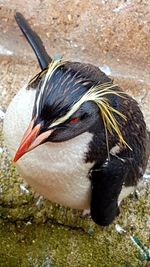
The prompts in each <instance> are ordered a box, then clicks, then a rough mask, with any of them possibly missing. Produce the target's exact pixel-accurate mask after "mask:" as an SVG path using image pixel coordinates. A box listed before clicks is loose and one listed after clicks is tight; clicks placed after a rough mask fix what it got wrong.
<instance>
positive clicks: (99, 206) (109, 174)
mask: <svg viewBox="0 0 150 267" xmlns="http://www.w3.org/2000/svg"><path fill="white" fill-rule="evenodd" d="M126 173H127V174H128V165H126V164H125V163H124V162H122V161H121V160H119V159H117V158H115V157H114V158H113V159H111V161H110V162H109V163H108V165H107V166H104V167H100V169H97V170H96V169H95V171H94V170H93V172H92V176H91V182H92V197H91V217H92V219H93V221H94V222H95V223H97V224H99V225H101V226H107V225H109V224H111V223H112V222H113V220H114V219H115V217H116V216H117V215H118V214H119V207H118V197H119V194H120V192H121V189H122V185H123V182H124V179H125V176H126V175H127V174H126Z"/></svg>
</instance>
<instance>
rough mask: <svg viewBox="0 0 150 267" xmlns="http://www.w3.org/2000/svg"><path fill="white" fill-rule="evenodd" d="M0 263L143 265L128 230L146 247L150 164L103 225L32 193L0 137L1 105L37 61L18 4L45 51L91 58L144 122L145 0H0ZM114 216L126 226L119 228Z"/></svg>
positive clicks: (148, 29)
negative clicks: (135, 190)
mask: <svg viewBox="0 0 150 267" xmlns="http://www.w3.org/2000/svg"><path fill="white" fill-rule="evenodd" d="M0 5H1V9H0V54H1V55H0V59H1V61H0V70H1V71H0V78H1V81H0V127H1V134H0V169H1V172H0V243H1V250H0V266H6V267H7V266H10V267H11V266H15V267H19V266H22V267H24V266H25V267H26V266H27V267H28V266H39V267H41V266H44V267H45V266H75V267H76V266H100V267H101V266H110V267H111V266H113V267H114V266H149V265H148V264H149V262H148V261H146V260H145V258H143V256H142V255H141V254H140V253H139V250H138V248H137V247H136V246H134V244H133V243H132V241H131V239H130V237H129V234H131V235H134V236H137V237H139V239H140V240H141V242H142V244H143V245H145V246H147V247H149V248H150V234H149V233H150V215H149V210H150V187H149V180H150V167H148V169H147V171H146V175H145V180H144V183H143V187H142V188H141V189H140V196H139V199H138V200H136V199H135V198H134V197H133V196H131V197H129V198H127V199H126V200H125V201H124V202H123V203H122V205H121V214H120V215H119V217H118V218H117V219H116V220H115V222H114V224H112V225H111V226H109V227H107V228H101V227H98V226H96V225H95V224H94V223H93V222H92V221H91V220H90V219H83V218H81V216H80V215H81V214H80V212H78V211H72V210H70V209H65V208H64V207H61V206H59V205H56V204H55V205H54V204H51V203H50V202H49V201H48V200H45V199H43V198H41V197H40V196H37V195H36V194H35V193H34V192H32V190H31V188H30V187H29V186H28V185H27V184H26V183H25V181H24V180H23V179H22V178H21V177H20V176H19V175H18V174H17V171H16V170H15V167H14V166H12V164H11V162H10V159H9V155H8V152H7V149H6V147H5V145H4V142H3V136H2V123H3V119H4V116H5V111H6V108H7V106H8V104H9V102H10V101H11V99H12V97H13V96H14V95H15V93H16V92H17V91H18V89H19V88H20V87H22V86H23V85H25V84H26V83H27V82H28V81H29V80H30V78H31V77H32V76H34V75H35V74H36V73H37V72H38V71H39V68H38V66H37V62H36V60H35V57H34V55H33V53H32V51H31V49H30V48H29V46H28V44H27V43H26V42H25V40H24V38H23V37H22V34H21V32H20V30H19V29H18V27H17V26H16V24H15V21H14V13H15V11H20V12H22V13H23V14H24V15H25V16H26V17H27V18H28V19H29V22H30V23H31V24H32V25H33V26H34V29H35V30H36V31H37V32H39V34H40V36H41V37H42V39H43V41H44V43H45V45H46V47H47V49H48V51H49V52H50V54H51V55H58V54H61V55H62V56H63V57H64V59H69V60H77V61H85V62H91V63H93V64H95V65H97V66H100V67H101V68H103V71H106V72H107V73H108V74H109V75H111V76H112V77H114V79H115V82H116V83H118V84H119V85H120V86H121V87H122V88H123V89H124V90H125V91H127V92H128V93H130V94H131V95H132V96H134V97H135V98H136V99H137V101H138V103H139V105H140V107H141V109H142V111H143V113H144V116H145V120H146V122H147V126H148V127H149V129H150V109H149V101H150V85H149V84H150V76H149V67H150V44H149V34H150V18H149V11H150V4H149V3H148V1H129V0H127V1H88V2H87V1H77V0H76V1H73V2H71V1H66V0H64V1H53V0H51V1H47V0H45V1H40V0H36V1H34V4H33V2H32V1H30V2H29V1H23V2H22V1H18V2H17V1H14V0H13V1H1V2H0ZM116 223H119V224H120V225H121V226H122V227H123V228H124V229H125V230H126V231H127V234H119V233H118V232H117V231H116V229H115V224H116Z"/></svg>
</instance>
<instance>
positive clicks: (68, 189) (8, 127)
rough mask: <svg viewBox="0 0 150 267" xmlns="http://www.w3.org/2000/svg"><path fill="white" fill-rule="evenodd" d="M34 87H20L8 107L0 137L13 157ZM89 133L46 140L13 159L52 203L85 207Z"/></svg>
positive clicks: (27, 119) (28, 114)
mask: <svg viewBox="0 0 150 267" xmlns="http://www.w3.org/2000/svg"><path fill="white" fill-rule="evenodd" d="M35 93H36V91H35V90H26V89H25V88H23V89H21V90H20V91H19V92H18V94H17V95H16V96H15V97H14V99H13V100H12V102H11V104H10V105H9V107H8V110H7V113H6V118H5V122H4V136H5V140H6V144H7V146H8V148H9V151H10V154H11V156H14V154H15V152H16V150H17V148H18V146H19V144H20V141H21V139H22V136H23V134H24V131H25V130H26V128H27V126H28V124H29V122H30V120H31V114H32V109H33V104H34V98H35ZM91 140H92V134H90V133H83V134H81V135H79V136H77V137H76V138H73V139H71V140H69V141H66V142H62V143H50V142H48V143H46V144H43V145H40V146H39V147H37V148H35V149H34V150H33V151H31V152H29V153H27V154H26V155H25V156H23V158H22V159H20V160H19V161H18V162H17V168H18V171H19V172H20V174H21V175H22V177H24V178H25V179H26V180H27V182H28V183H29V184H30V185H31V186H33V188H34V190H35V191H37V192H38V193H40V194H41V195H43V196H45V197H46V198H48V199H50V200H51V201H53V202H56V203H59V204H62V205H65V206H68V207H72V208H77V209H84V208H89V205H90V194H91V183H90V180H89V179H88V172H89V170H90V168H92V166H93V165H94V162H93V163H85V162H84V159H85V154H86V153H87V152H88V147H89V143H90V141H91Z"/></svg>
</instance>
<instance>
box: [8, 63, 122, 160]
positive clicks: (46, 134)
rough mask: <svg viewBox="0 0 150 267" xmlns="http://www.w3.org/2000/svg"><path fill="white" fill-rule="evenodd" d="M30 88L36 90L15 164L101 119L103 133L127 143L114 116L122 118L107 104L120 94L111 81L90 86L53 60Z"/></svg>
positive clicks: (85, 80)
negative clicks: (114, 133) (44, 146)
mask: <svg viewBox="0 0 150 267" xmlns="http://www.w3.org/2000/svg"><path fill="white" fill-rule="evenodd" d="M29 86H31V87H36V97H35V102H34V107H33V115H32V120H31V122H30V124H29V126H28V128H27V130H26V132H25V134H24V136H23V138H22V141H21V144H20V146H19V148H18V150H17V152H16V155H15V157H14V160H13V161H14V162H16V161H17V160H18V159H19V158H21V157H22V156H23V155H24V154H25V153H27V152H29V151H31V150H32V149H34V148H35V147H37V146H39V145H41V144H43V143H45V142H48V141H49V142H63V141H66V140H69V139H71V138H74V137H76V136H78V135H80V134H82V133H84V132H86V131H88V130H89V129H90V128H91V127H92V126H93V125H94V124H95V123H96V122H97V120H99V119H100V118H101V120H102V122H103V126H104V129H105V131H107V130H108V131H109V132H110V133H112V131H115V132H116V133H117V135H118V137H119V139H120V141H121V142H122V143H123V144H126V142H125V140H124V139H123V137H122V134H121V132H120V130H119V126H118V123H117V120H116V118H115V116H114V115H117V116H118V117H120V118H121V119H125V116H124V115H123V114H121V113H120V112H119V111H118V110H117V109H115V108H114V107H112V106H111V105H110V103H109V96H110V95H111V96H114V95H115V96H119V97H121V93H120V92H119V91H116V90H114V89H115V87H116V86H115V85H113V84H112V83H111V82H107V83H103V84H93V81H92V80H91V79H90V77H89V79H88V78H87V77H86V75H85V76H84V74H83V71H82V73H81V72H80V71H75V70H74V69H72V68H71V67H70V64H68V63H67V62H61V61H53V62H51V63H50V64H49V66H48V68H47V69H45V70H43V71H42V72H41V73H39V74H38V75H37V76H36V77H35V78H33V79H32V80H31V82H30V83H29ZM30 90H34V89H31V88H30Z"/></svg>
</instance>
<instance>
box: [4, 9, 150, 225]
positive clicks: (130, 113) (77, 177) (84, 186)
mask: <svg viewBox="0 0 150 267" xmlns="http://www.w3.org/2000/svg"><path fill="white" fill-rule="evenodd" d="M15 19H16V22H17V24H18V25H19V27H20V29H21V31H22V32H23V34H24V36H25V37H26V39H27V41H28V42H29V44H30V45H31V47H32V49H33V51H34V53H35V55H36V57H37V60H38V62H39V66H40V68H41V70H40V72H39V73H38V74H37V75H36V76H34V77H33V78H32V79H31V80H30V81H29V83H27V85H26V86H25V87H23V88H21V89H20V90H19V91H18V93H17V94H16V95H15V97H14V98H13V99H12V101H11V103H10V104H9V106H8V109H7V112H6V116H5V121H4V138H5V142H6V144H7V147H8V150H9V152H10V155H11V156H12V157H13V162H14V163H15V164H16V167H17V169H18V172H19V173H20V174H21V176H22V177H23V178H24V179H25V180H26V181H27V182H28V184H29V185H30V186H31V187H33V189H34V190H35V191H36V192H37V193H39V194H41V195H43V196H44V197H46V198H47V199H49V200H50V201H52V202H54V203H58V204H61V205H63V206H65V207H70V208H73V209H77V210H90V215H91V218H92V220H93V221H94V222H95V223H96V224H98V225H100V226H108V225H109V224H111V223H113V221H114V220H115V218H116V217H117V216H118V215H119V212H120V211H119V205H120V203H121V201H122V199H124V198H125V197H127V196H128V195H129V194H130V193H131V192H133V191H134V190H135V189H136V188H137V186H138V185H139V184H140V183H141V181H142V177H143V174H144V171H145V169H146V166H147V162H148V158H149V154H150V133H149V132H148V130H147V128H146V124H145V121H144V117H143V114H142V112H141V110H140V108H139V106H138V103H137V102H136V100H135V99H133V98H132V97H131V96H130V95H128V94H127V93H125V92H124V91H123V90H122V89H121V88H120V87H119V86H118V85H117V84H115V83H114V81H113V80H112V79H111V78H110V77H108V76H107V75H106V74H105V73H104V72H102V71H101V70H100V69H99V68H98V67H97V66H95V65H92V64H89V63H81V62H71V61H65V60H63V59H58V60H53V59H52V58H51V57H50V56H49V55H48V53H47V52H46V49H45V47H44V45H43V43H42V41H41V39H40V37H39V35H38V34H37V33H36V32H35V31H34V30H32V28H31V26H30V25H29V23H28V21H27V20H26V19H25V17H24V16H23V15H22V14H21V13H19V12H17V13H16V14H15Z"/></svg>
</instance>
